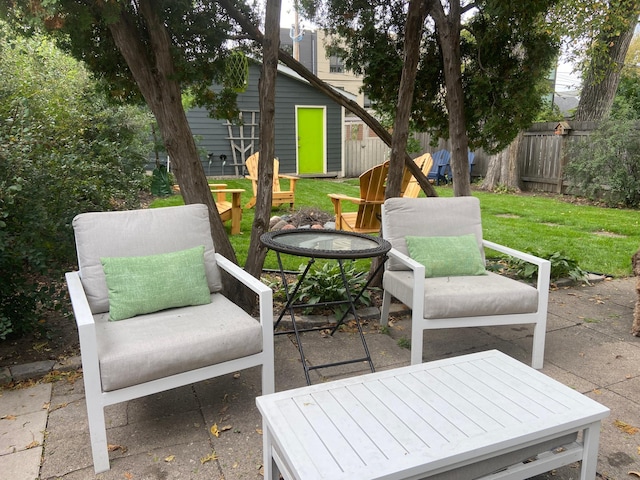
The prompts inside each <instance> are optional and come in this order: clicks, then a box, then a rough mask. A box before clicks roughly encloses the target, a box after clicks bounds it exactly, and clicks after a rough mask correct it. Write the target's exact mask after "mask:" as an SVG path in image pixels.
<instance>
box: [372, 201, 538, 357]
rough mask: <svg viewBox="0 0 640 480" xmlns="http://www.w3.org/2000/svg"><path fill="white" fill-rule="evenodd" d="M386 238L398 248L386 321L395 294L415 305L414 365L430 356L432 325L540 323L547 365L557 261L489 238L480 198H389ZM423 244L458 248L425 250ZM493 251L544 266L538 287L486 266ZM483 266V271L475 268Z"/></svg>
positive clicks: (391, 263)
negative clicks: (552, 283) (551, 291)
mask: <svg viewBox="0 0 640 480" xmlns="http://www.w3.org/2000/svg"><path fill="white" fill-rule="evenodd" d="M382 235H383V237H384V238H385V239H386V240H388V241H389V242H390V243H391V245H392V249H391V250H390V251H389V254H388V255H389V260H388V261H387V263H386V265H385V272H384V276H383V282H382V283H383V289H384V294H383V301H382V311H381V319H380V323H381V325H388V320H389V308H390V304H391V299H392V297H395V298H397V299H398V300H400V301H401V302H402V303H404V304H405V305H407V306H409V307H410V308H411V310H412V312H411V363H412V364H416V363H421V362H422V361H423V359H422V353H423V342H424V331H425V330H431V329H440V328H464V327H486V326H495V325H516V324H533V325H534V331H533V348H532V361H531V366H532V367H533V368H537V369H540V368H542V365H543V361H544V344H545V335H546V325H547V306H548V300H549V277H550V273H551V263H550V262H549V261H548V260H545V259H542V258H538V257H535V256H533V255H529V254H527V253H524V252H520V251H517V250H514V249H512V248H508V247H505V246H502V245H498V244H496V243H493V242H490V241H487V240H484V239H483V238H482V223H481V217H480V202H479V201H478V199H477V198H475V197H454V198H440V197H438V198H416V199H405V198H391V199H388V200H386V201H385V203H384V205H383V207H382ZM470 235H473V236H472V237H471V239H470V238H469V237H470ZM424 237H428V239H427V240H422V238H424ZM436 237H439V238H436ZM474 237H475V238H474ZM408 242H409V245H408ZM469 242H470V243H469ZM421 244H422V246H423V247H424V245H427V244H430V245H428V246H429V247H430V248H432V249H433V248H434V247H433V245H438V244H443V245H444V244H446V245H449V246H450V248H445V251H443V250H442V249H441V250H439V251H437V249H436V251H433V252H425V251H424V250H423V251H422V252H421V251H420V246H421ZM465 244H466V246H465ZM409 247H412V250H413V257H415V258H412V256H410V248H409ZM454 248H455V250H454ZM475 248H477V249H478V251H475V250H474V249H475ZM485 248H489V249H491V250H494V251H496V252H500V253H503V254H506V255H508V256H512V257H515V258H518V259H521V260H524V261H525V262H529V263H532V264H535V265H537V268H538V275H537V283H536V285H535V286H532V285H528V284H525V283H523V282H520V281H518V280H514V279H511V278H507V277H505V276H501V275H498V274H496V273H492V272H488V271H484V262H485V254H484V249H485ZM456 252H457V253H456ZM471 256H472V257H471ZM420 257H422V258H420ZM433 257H438V258H439V259H440V260H437V259H436V260H433ZM416 258H417V259H420V260H421V262H422V263H421V262H419V261H416ZM429 262H435V263H434V265H435V266H434V265H432V264H430V263H429ZM478 263H479V264H480V265H479V267H478V269H476V270H475V271H472V270H469V266H470V265H473V264H475V265H476V266H477V265H478ZM447 269H451V270H452V274H451V275H448V274H447ZM437 270H440V272H438V271H437ZM465 270H466V271H465ZM425 272H426V273H425ZM425 276H427V277H429V278H425ZM427 341H428V337H427Z"/></svg>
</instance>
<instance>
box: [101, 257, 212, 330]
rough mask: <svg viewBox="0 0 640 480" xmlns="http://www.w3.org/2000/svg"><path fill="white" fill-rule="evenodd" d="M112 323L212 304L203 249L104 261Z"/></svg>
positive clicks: (104, 259)
mask: <svg viewBox="0 0 640 480" xmlns="http://www.w3.org/2000/svg"><path fill="white" fill-rule="evenodd" d="M100 261H101V262H102V267H103V268H104V274H105V276H106V279H107V288H108V289H109V320H111V321H115V320H123V319H125V318H130V317H134V316H136V315H142V314H145V313H152V312H157V311H159V310H164V309H166V308H174V307H184V306H188V305H204V304H206V303H210V302H211V296H210V292H209V285H208V283H207V276H206V273H205V269H204V246H199V247H195V248H190V249H188V250H180V251H178V252H171V253H163V254H160V255H149V256H144V257H109V258H101V259H100Z"/></svg>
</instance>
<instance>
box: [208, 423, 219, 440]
mask: <svg viewBox="0 0 640 480" xmlns="http://www.w3.org/2000/svg"><path fill="white" fill-rule="evenodd" d="M210 430H211V435H213V436H214V437H219V436H220V432H219V431H218V424H217V423H214V424H213V426H212V427H211V429H210Z"/></svg>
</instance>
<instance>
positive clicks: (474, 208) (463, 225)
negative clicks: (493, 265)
mask: <svg viewBox="0 0 640 480" xmlns="http://www.w3.org/2000/svg"><path fill="white" fill-rule="evenodd" d="M469 233H473V234H475V236H476V239H477V240H478V248H479V249H480V253H481V255H482V259H483V260H484V249H483V248H482V221H481V217H480V202H479V200H478V199H477V198H475V197H453V198H440V197H428V198H390V199H388V200H386V201H385V202H384V206H383V209H382V236H383V237H384V238H385V239H386V240H388V241H389V242H390V243H391V246H392V247H393V248H395V249H396V250H398V251H400V252H402V253H404V254H405V255H409V250H408V249H407V242H406V241H405V237H406V236H407V235H413V236H418V237H421V236H422V237H437V236H441V237H442V236H458V235H466V234H469ZM442 254H443V255H447V252H442ZM385 268H387V269H388V270H406V268H405V267H403V266H401V265H400V264H399V263H398V262H394V261H393V259H390V260H389V261H388V262H387V264H386V265H385Z"/></svg>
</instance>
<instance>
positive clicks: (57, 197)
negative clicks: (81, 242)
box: [0, 23, 151, 339]
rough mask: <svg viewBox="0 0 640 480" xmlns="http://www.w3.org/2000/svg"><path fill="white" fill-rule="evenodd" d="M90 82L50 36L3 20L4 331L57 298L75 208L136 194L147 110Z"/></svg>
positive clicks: (0, 327) (106, 206)
mask: <svg viewBox="0 0 640 480" xmlns="http://www.w3.org/2000/svg"><path fill="white" fill-rule="evenodd" d="M96 87H97V85H96V82H95V81H94V80H93V79H92V78H91V77H90V75H89V74H88V73H87V72H86V71H85V70H84V68H83V67H82V65H81V64H79V63H78V62H76V61H75V60H73V59H71V58H70V57H68V56H66V55H64V54H62V53H61V52H60V51H58V50H57V49H56V48H55V47H54V46H53V44H52V43H51V42H49V41H47V40H46V39H44V38H41V37H37V36H36V37H33V38H30V39H23V38H21V37H19V36H17V35H16V34H15V33H12V32H10V31H9V30H8V29H7V28H6V27H5V26H3V24H2V23H0V98H2V99H3V101H2V102H0V271H1V272H2V274H1V275H0V339H3V338H5V337H6V336H7V335H9V334H11V333H13V334H17V335H19V334H21V333H25V332H28V331H31V330H33V329H34V328H36V326H37V325H38V322H39V321H40V320H41V317H42V312H43V311H45V310H50V309H51V307H52V305H53V304H56V303H57V297H58V290H57V288H56V283H57V282H59V281H61V271H62V269H63V268H68V266H69V265H70V264H72V263H73V262H74V258H75V252H74V242H73V232H72V228H71V221H72V219H73V217H74V216H75V215H76V214H78V213H80V212H83V211H100V210H112V209H118V208H126V207H132V206H135V205H138V204H139V201H138V197H139V192H140V189H141V188H142V186H143V185H144V182H145V181H146V179H145V175H144V170H143V167H144V165H145V163H146V153H147V152H149V151H150V150H151V149H150V147H149V146H148V143H149V138H150V136H149V133H148V130H149V127H150V124H151V122H150V117H149V115H148V114H146V113H145V112H144V111H142V110H140V109H139V108H137V107H125V106H114V105H112V104H109V103H108V102H107V100H106V99H105V98H104V97H103V96H102V95H101V94H100V93H98V89H97V88H96Z"/></svg>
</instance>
